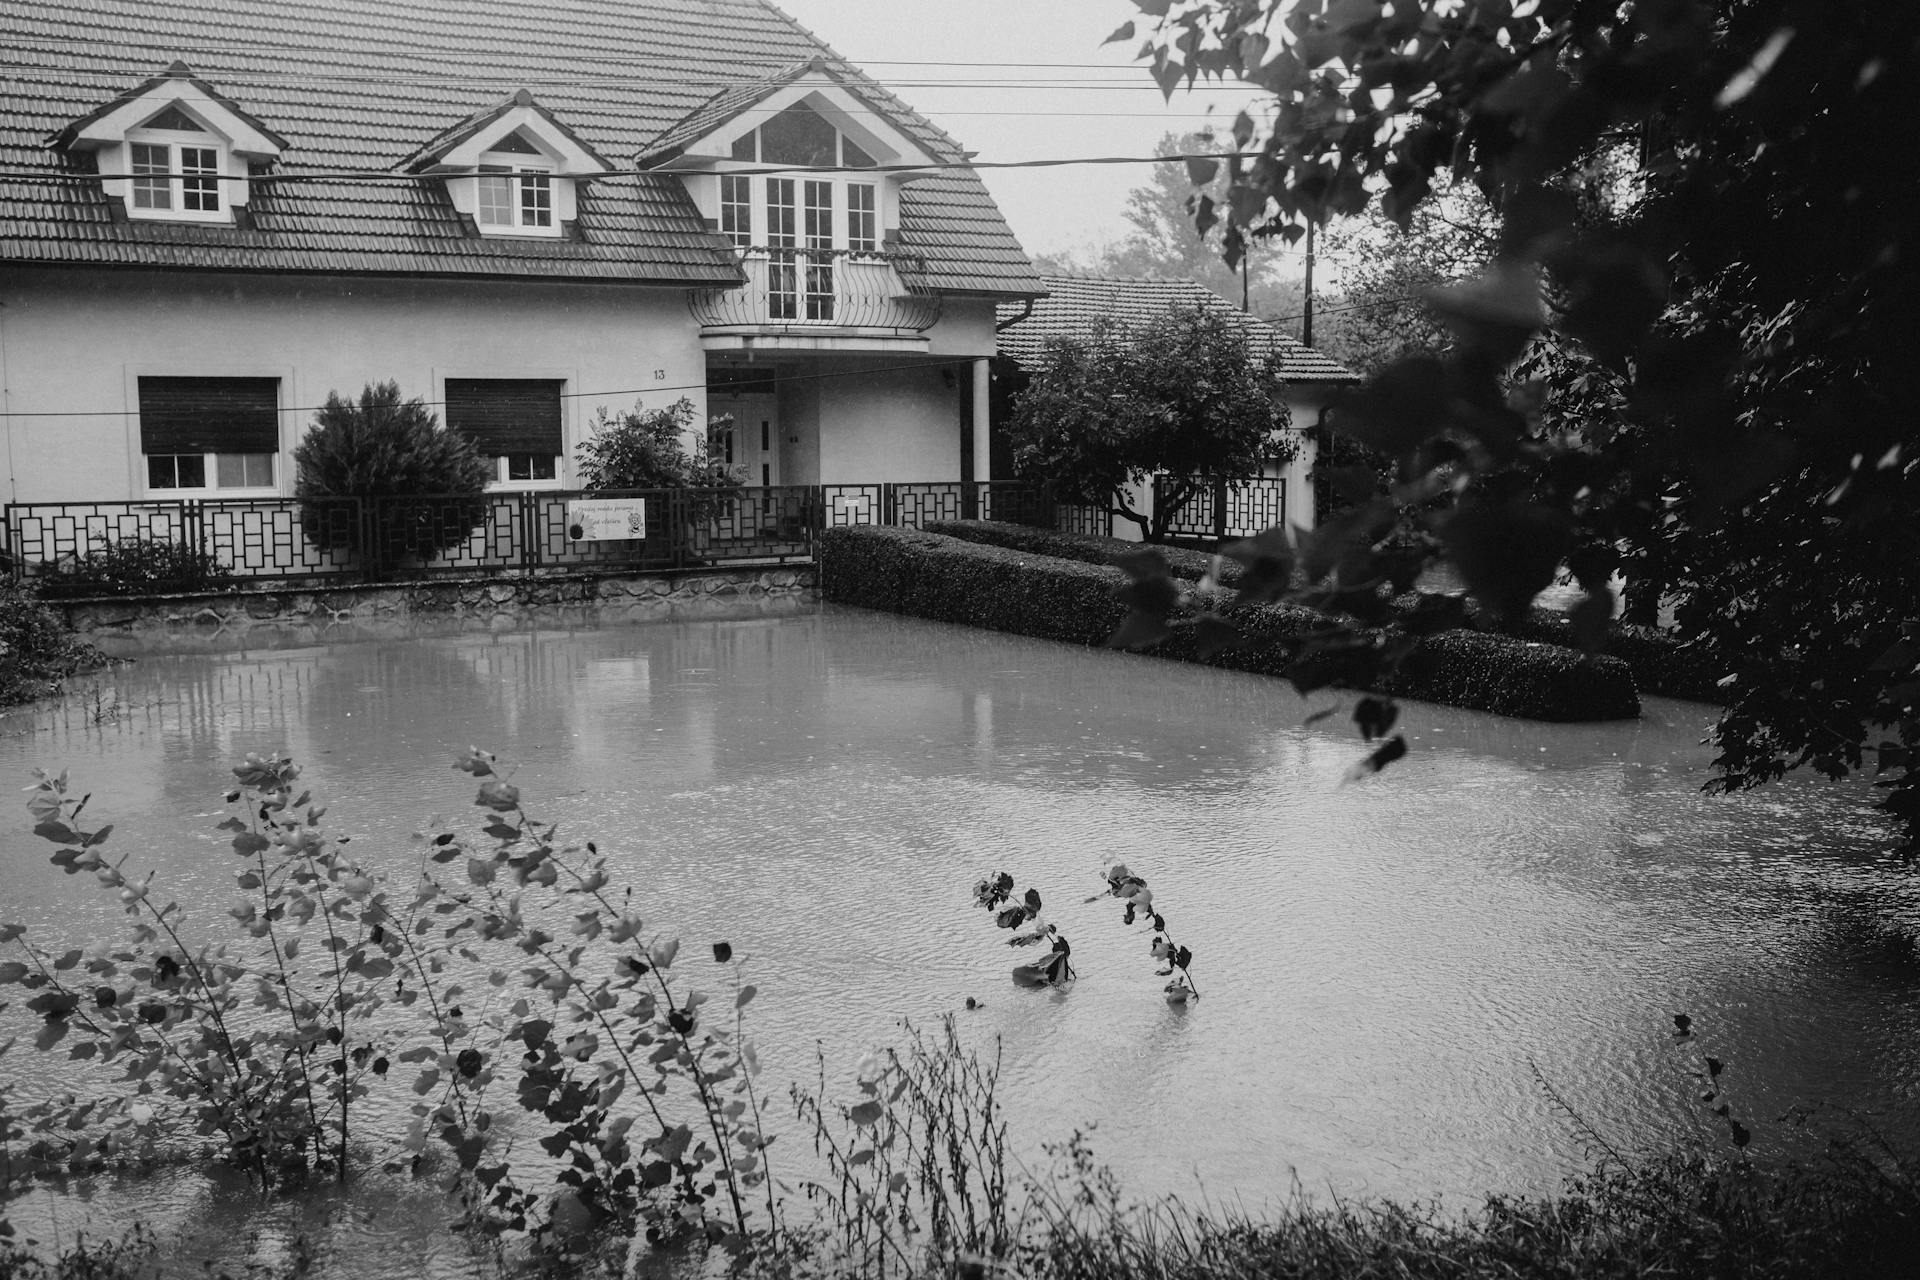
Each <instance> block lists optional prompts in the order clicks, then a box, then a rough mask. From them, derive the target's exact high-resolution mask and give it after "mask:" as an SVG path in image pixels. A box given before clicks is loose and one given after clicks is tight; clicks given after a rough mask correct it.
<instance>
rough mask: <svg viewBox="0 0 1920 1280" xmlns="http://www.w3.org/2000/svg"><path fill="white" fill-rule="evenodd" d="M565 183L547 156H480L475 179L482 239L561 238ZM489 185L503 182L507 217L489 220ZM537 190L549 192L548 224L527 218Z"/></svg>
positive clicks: (505, 153)
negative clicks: (562, 196) (561, 212)
mask: <svg viewBox="0 0 1920 1280" xmlns="http://www.w3.org/2000/svg"><path fill="white" fill-rule="evenodd" d="M563 181H565V179H564V178H563V177H561V176H560V175H559V174H557V173H556V172H555V165H554V164H553V162H552V161H551V160H548V159H546V158H544V157H530V156H527V155H526V154H524V153H523V152H508V151H489V152H486V153H484V154H483V155H482V156H481V157H480V167H479V170H478V171H477V172H476V173H475V174H474V177H473V221H474V225H475V226H477V227H479V228H480V234H481V235H483V236H520V237H536V238H541V239H549V238H551V239H557V238H558V237H559V235H560V230H561V228H560V184H561V183H562V182H563ZM489 182H498V183H502V184H503V186H504V187H505V190H506V194H507V209H506V212H507V217H506V219H505V220H502V221H491V222H490V221H488V220H487V216H486V215H487V211H488V210H487V206H488V201H487V190H488V183H489ZM535 190H540V191H544V192H545V193H546V201H545V204H546V214H547V220H546V221H545V222H530V221H528V219H527V214H528V212H529V209H528V204H529V201H528V196H529V194H530V193H531V192H533V191H535Z"/></svg>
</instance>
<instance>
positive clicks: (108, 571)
mask: <svg viewBox="0 0 1920 1280" xmlns="http://www.w3.org/2000/svg"><path fill="white" fill-rule="evenodd" d="M37 585H38V587H39V589H40V594H41V595H42V596H44V597H47V598H50V599H51V598H60V599H70V598H73V597H77V596H143V595H153V594H155V593H157V592H165V591H219V590H222V589H224V588H227V587H230V586H232V585H233V574H232V573H231V572H230V571H228V569H227V567H226V565H224V564H223V563H221V561H220V557H219V556H217V555H214V554H213V553H212V552H208V551H199V550H196V549H195V548H193V547H190V546H187V545H186V544H185V543H180V542H167V541H162V540H160V539H147V538H140V539H129V540H126V541H122V542H110V543H107V544H106V545H105V546H102V547H99V548H98V549H96V550H93V551H89V552H87V553H86V554H85V555H83V556H80V557H77V558H75V559H72V560H62V561H60V562H58V563H56V564H54V565H53V566H52V567H51V569H50V571H49V572H48V573H46V574H45V575H44V576H42V577H41V578H40V579H39V580H38V583H37Z"/></svg>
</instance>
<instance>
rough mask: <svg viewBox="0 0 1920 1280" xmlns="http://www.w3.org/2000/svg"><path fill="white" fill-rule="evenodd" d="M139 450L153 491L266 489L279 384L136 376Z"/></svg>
mask: <svg viewBox="0 0 1920 1280" xmlns="http://www.w3.org/2000/svg"><path fill="white" fill-rule="evenodd" d="M140 452H141V453H142V454H143V455H145V458H146V465H147V489H148V490H149V491H150V492H153V493H165V494H176V493H191V492H193V491H196V490H200V491H205V490H222V491H228V490H254V491H265V492H272V491H273V489H274V476H275V472H276V470H277V467H276V461H277V459H278V457H279V454H280V380H279V379H278V378H191V377H186V378H179V377H143V378H141V379H140Z"/></svg>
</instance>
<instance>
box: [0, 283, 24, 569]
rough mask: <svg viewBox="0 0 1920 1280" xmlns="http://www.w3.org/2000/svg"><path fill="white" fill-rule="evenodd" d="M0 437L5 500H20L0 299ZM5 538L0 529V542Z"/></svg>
mask: <svg viewBox="0 0 1920 1280" xmlns="http://www.w3.org/2000/svg"><path fill="white" fill-rule="evenodd" d="M0 439H5V441H6V444H7V501H8V502H18V501H19V500H20V487H19V483H18V481H17V480H16V479H15V477H14V474H13V379H12V378H11V377H9V376H8V375H7V304H6V301H5V300H4V299H0ZM5 540H6V535H5V531H4V530H0V542H4V541H5Z"/></svg>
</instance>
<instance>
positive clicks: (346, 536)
mask: <svg viewBox="0 0 1920 1280" xmlns="http://www.w3.org/2000/svg"><path fill="white" fill-rule="evenodd" d="M293 461H294V466H295V467H296V469H297V479H296V480H295V481H294V489H293V491H294V495H295V496H296V497H298V498H299V499H301V508H300V522H301V525H302V527H303V528H305V530H306V533H307V537H308V538H309V539H310V540H311V541H312V542H314V543H315V544H316V545H319V546H325V547H331V548H336V549H339V550H345V551H349V552H352V553H356V554H360V555H363V556H367V555H371V556H372V557H373V558H374V559H375V560H376V561H377V562H378V563H383V564H384V563H391V562H392V561H394V560H397V559H400V558H401V557H404V556H418V557H421V558H426V557H429V556H432V555H434V554H435V553H437V552H440V551H445V550H448V549H449V548H452V547H457V546H459V545H460V544H461V543H463V542H465V541H466V540H467V539H468V538H469V537H471V536H472V534H473V531H474V530H475V529H477V528H479V527H480V525H481V523H482V522H483V521H485V520H486V518H487V505H486V500H485V497H484V496H483V495H484V494H485V493H486V488H487V485H488V483H489V482H490V481H491V480H492V479H493V468H492V466H490V465H489V464H488V462H487V460H486V459H485V458H483V457H482V456H481V455H480V452H479V450H478V449H476V448H475V447H474V444H473V441H471V440H470V439H468V438H467V437H466V436H464V435H462V434H460V433H459V432H457V431H442V430H441V429H440V420H439V418H438V417H437V416H436V415H435V414H434V413H433V411H432V410H431V409H429V408H427V406H426V404H425V402H423V401H421V400H419V399H418V398H415V399H412V400H408V401H406V402H404V403H402V401H401V399H400V388H399V386H398V385H397V384H395V383H392V382H381V383H370V384H368V386H367V387H366V388H365V389H364V390H362V391H361V393H360V398H359V400H358V401H353V400H343V399H341V397H340V394H339V393H338V392H328V393H327V403H326V405H325V406H324V407H323V408H321V409H320V410H319V411H318V412H317V413H315V414H314V417H313V429H312V430H310V431H309V432H307V435H306V438H305V439H304V440H302V441H301V442H300V443H299V445H297V446H296V447H295V448H294V451H293ZM328 498H361V499H367V498H412V499H415V500H414V501H411V502H387V503H381V504H379V505H378V506H376V508H375V509H374V515H375V519H374V521H373V529H372V532H373V538H374V541H373V545H372V546H371V547H364V546H362V545H361V543H362V541H363V540H364V538H365V532H364V530H363V528H362V526H361V525H360V524H358V523H356V522H354V521H352V520H342V519H341V518H340V515H339V508H338V506H337V505H330V504H328V503H327V502H326V501H325V499H328Z"/></svg>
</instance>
